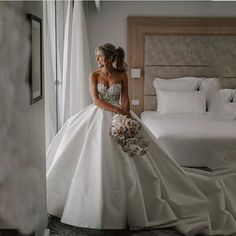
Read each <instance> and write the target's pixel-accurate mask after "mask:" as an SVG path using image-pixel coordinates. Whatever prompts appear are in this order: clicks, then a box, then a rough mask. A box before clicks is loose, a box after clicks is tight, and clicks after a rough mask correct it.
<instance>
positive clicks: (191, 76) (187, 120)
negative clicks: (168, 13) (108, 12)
mask: <svg viewBox="0 0 236 236" xmlns="http://www.w3.org/2000/svg"><path fill="white" fill-rule="evenodd" d="M235 42H236V18H211V17H200V18H194V17H134V16H130V17H128V64H129V68H131V69H130V70H129V71H128V73H129V75H130V77H131V70H132V68H139V69H140V70H141V75H140V78H138V79H137V78H131V79H130V80H129V94H130V97H131V105H132V106H131V109H132V110H133V111H134V112H135V113H136V114H138V115H140V117H141V119H142V121H143V122H144V124H145V125H146V126H147V127H148V128H149V129H150V131H151V132H152V133H153V134H154V135H155V136H156V137H157V138H158V140H159V141H160V144H161V145H162V146H163V149H164V150H165V151H166V152H168V153H169V154H170V155H171V156H172V158H173V159H175V160H176V161H177V162H178V163H179V164H180V165H182V166H188V167H208V168H210V169H219V168H223V167H224V166H225V165H232V163H234V161H235V159H236V150H235V149H236V120H235V118H236V99H235V97H236V96H235V97H234V98H233V96H231V97H229V96H228V94H230V93H231V95H232V94H233V90H234V91H236V90H235V89H236V63H235V58H236V54H235V52H236V43H235ZM156 79H159V81H158V82H157V83H156V84H155V80H156ZM209 88H210V89H209ZM157 90H159V95H160V96H159V95H158V91H157ZM183 91H184V93H182V92H183ZM180 92H181V93H180ZM218 92H219V93H221V95H222V96H223V97H226V99H224V102H222V100H221V99H216V98H217V97H218V98H219V97H221V95H219V96H218V95H217V96H216V94H218ZM235 93H236V92H235ZM176 101H178V103H175V102H176ZM226 103H227V106H225V104H226ZM219 108H220V109H219Z"/></svg>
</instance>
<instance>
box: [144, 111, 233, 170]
mask: <svg viewBox="0 0 236 236" xmlns="http://www.w3.org/2000/svg"><path fill="white" fill-rule="evenodd" d="M141 119H142V121H143V123H144V124H145V125H146V126H147V127H148V128H149V129H150V130H151V132H152V133H153V134H154V135H155V136H156V137H157V138H158V140H159V141H160V145H161V146H162V148H163V149H164V150H165V151H166V152H167V153H168V154H169V155H170V156H171V157H172V158H173V159H175V160H176V161H177V162H178V163H179V164H180V165H181V166H188V167H208V168H210V169H219V168H223V167H225V166H228V165H232V164H235V165H236V120H228V119H223V118H220V117H215V116H214V115H213V114H211V113H206V114H164V115H161V114H159V113H158V112H153V111H146V112H143V113H142V114H141Z"/></svg>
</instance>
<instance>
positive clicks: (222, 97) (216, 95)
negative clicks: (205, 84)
mask: <svg viewBox="0 0 236 236" xmlns="http://www.w3.org/2000/svg"><path fill="white" fill-rule="evenodd" d="M234 93H235V90H234V89H219V90H216V91H214V92H211V93H210V92H209V93H208V95H207V107H208V111H214V110H217V109H218V107H219V106H222V105H223V104H226V103H230V102H231V101H232V100H233V97H234Z"/></svg>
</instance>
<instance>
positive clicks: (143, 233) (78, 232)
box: [48, 216, 183, 236]
mask: <svg viewBox="0 0 236 236" xmlns="http://www.w3.org/2000/svg"><path fill="white" fill-rule="evenodd" d="M48 228H49V229H50V232H51V234H50V236H183V234H180V233H178V232H176V231H175V230H173V229H158V230H155V229H153V230H151V229H149V230H147V229H146V230H135V231H129V230H96V229H85V228H78V227H75V226H71V225H67V224H63V223H62V222H60V219H59V218H57V217H54V216H49V217H48Z"/></svg>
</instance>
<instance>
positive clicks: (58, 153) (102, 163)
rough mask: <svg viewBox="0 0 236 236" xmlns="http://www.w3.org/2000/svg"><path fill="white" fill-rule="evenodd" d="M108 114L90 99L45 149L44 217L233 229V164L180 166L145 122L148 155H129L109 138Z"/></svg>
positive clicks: (105, 225)
mask: <svg viewBox="0 0 236 236" xmlns="http://www.w3.org/2000/svg"><path fill="white" fill-rule="evenodd" d="M112 115H113V114H112V112H109V111H106V110H103V109H100V108H98V107H97V106H95V105H93V104H92V105H90V106H88V107H86V108H85V109H84V110H82V111H81V112H79V113H77V114H75V115H74V116H73V117H71V118H70V119H69V120H67V122H66V123H65V125H64V126H63V127H62V129H61V130H60V131H59V133H58V134H57V135H56V137H55V138H54V139H53V142H52V143H51V145H50V147H49V149H48V152H47V201H48V213H49V214H52V215H55V216H58V217H60V218H61V221H62V222H63V223H67V224H70V225H74V226H79V227H86V228H96V229H124V228H127V227H129V228H130V229H137V228H145V227H155V228H160V227H169V226H175V227H176V229H177V230H179V231H180V232H182V233H183V234H184V235H196V234H197V233H202V234H204V235H217V234H223V235H231V234H234V233H235V232H236V220H235V217H236V211H235V210H236V206H235V202H236V187H235V186H234V184H233V183H235V181H236V174H235V170H234V169H232V170H227V171H218V172H214V173H207V172H205V171H200V170H194V169H188V168H185V169H183V168H181V167H180V166H179V165H178V164H177V163H176V162H175V161H174V160H173V159H172V158H171V157H170V156H168V155H167V154H166V153H165V152H164V151H163V150H162V149H161V148H160V146H159V144H158V141H157V139H155V137H154V136H153V135H152V134H151V132H150V131H149V130H148V129H147V128H146V127H145V125H143V124H142V129H141V131H140V132H141V134H142V135H143V136H144V137H145V138H146V139H147V140H148V141H149V146H148V152H147V154H146V155H145V156H143V157H129V156H128V155H127V153H124V152H123V151H122V149H121V148H120V146H119V145H117V144H116V143H115V142H114V141H113V140H112V138H111V137H110V135H109V130H110V126H111V122H112ZM132 116H134V117H135V118H136V119H138V117H137V116H136V115H135V114H134V113H132ZM139 121H140V120H139ZM140 122H141V121H140ZM141 123H142V122H141Z"/></svg>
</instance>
